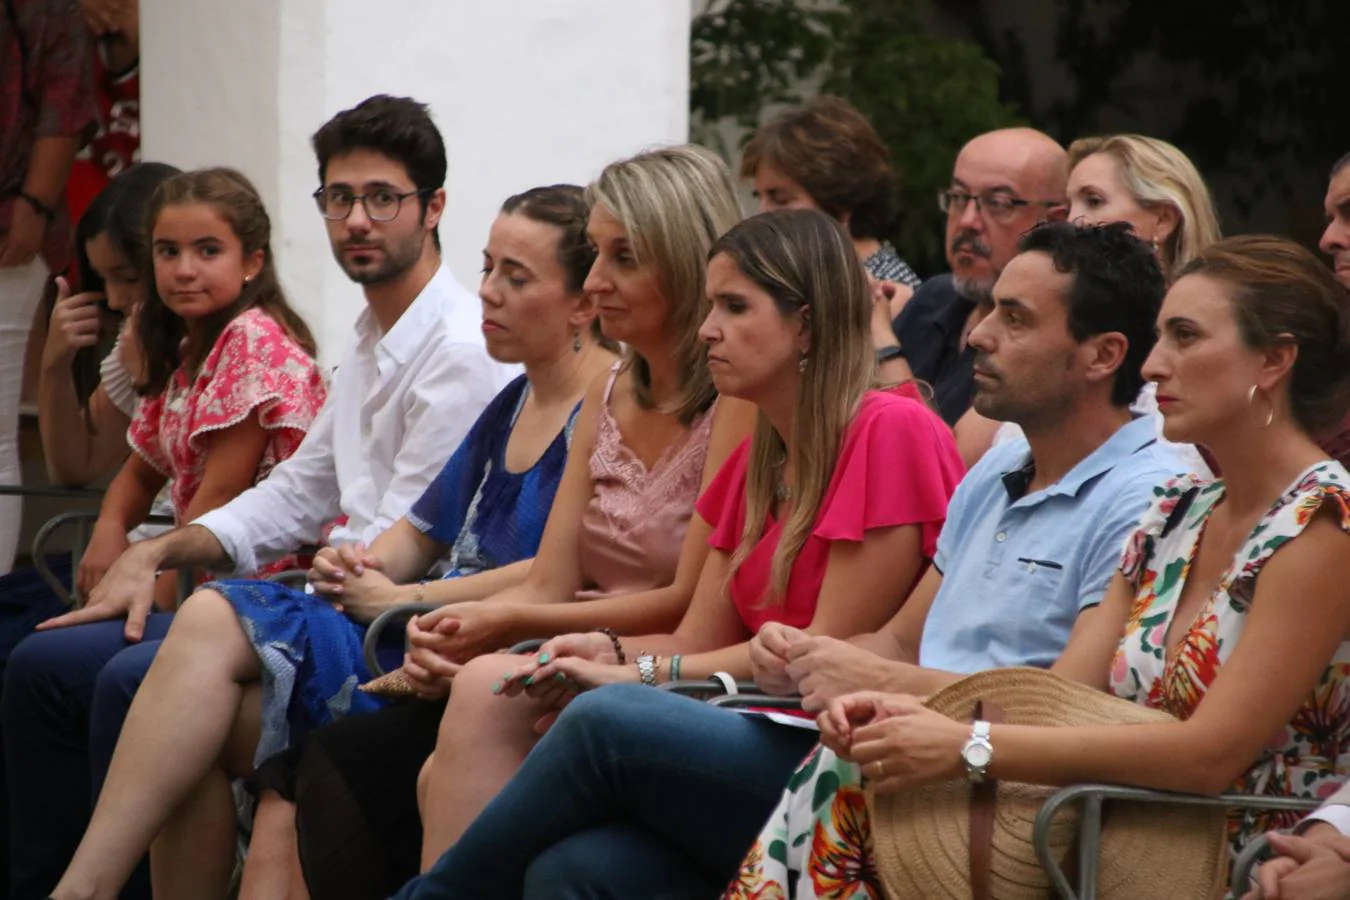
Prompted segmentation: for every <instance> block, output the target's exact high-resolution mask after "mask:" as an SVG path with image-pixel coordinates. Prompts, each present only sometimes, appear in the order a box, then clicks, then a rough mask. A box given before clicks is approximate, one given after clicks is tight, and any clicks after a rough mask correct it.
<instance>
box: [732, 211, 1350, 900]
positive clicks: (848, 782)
mask: <svg viewBox="0 0 1350 900" xmlns="http://www.w3.org/2000/svg"><path fill="white" fill-rule="evenodd" d="M1158 326H1159V332H1160V338H1159V341H1158V344H1157V346H1156V347H1155V349H1154V351H1153V353H1152V355H1151V356H1150V357H1149V360H1148V362H1147V363H1146V364H1145V367H1144V373H1145V375H1146V376H1147V377H1149V379H1150V380H1152V381H1155V382H1157V384H1158V396H1159V400H1160V401H1161V409H1162V412H1163V415H1164V416H1165V419H1166V435H1167V437H1168V438H1169V439H1170V440H1174V441H1176V440H1183V441H1190V442H1195V443H1199V444H1204V445H1205V446H1206V447H1207V448H1208V449H1209V450H1210V452H1211V453H1213V455H1214V457H1215V458H1216V459H1217V460H1218V461H1219V463H1220V468H1221V470H1222V471H1223V472H1224V473H1225V477H1224V479H1223V480H1221V481H1214V482H1202V481H1199V480H1198V479H1196V478H1195V477H1194V476H1187V477H1184V478H1181V479H1177V480H1175V481H1172V482H1170V483H1168V484H1166V485H1163V486H1160V487H1159V488H1158V489H1157V492H1156V501H1155V503H1154V505H1153V506H1152V507H1151V508H1150V510H1149V511H1148V512H1147V513H1146V514H1145V516H1144V518H1143V520H1142V521H1141V523H1140V526H1139V529H1138V530H1137V531H1136V532H1135V534H1134V535H1133V536H1132V537H1131V538H1130V539H1129V541H1128V543H1127V546H1126V548H1125V552H1124V556H1123V558H1122V561H1121V567H1120V573H1119V575H1118V576H1117V578H1116V580H1115V582H1114V584H1113V585H1112V587H1111V589H1110V591H1109V592H1108V594H1107V597H1106V599H1105V600H1104V601H1103V603H1102V605H1101V607H1100V608H1099V609H1098V610H1097V611H1096V612H1095V613H1092V614H1091V618H1090V619H1089V618H1087V616H1085V617H1084V619H1083V620H1082V621H1081V622H1080V625H1079V627H1078V628H1076V629H1075V631H1074V634H1073V636H1072V638H1071V640H1070V642H1069V645H1068V647H1067V648H1066V649H1065V651H1064V654H1063V655H1062V656H1061V657H1060V659H1059V661H1058V662H1057V663H1056V664H1055V666H1054V671H1056V672H1058V673H1059V674H1061V675H1064V676H1066V677H1069V678H1073V679H1075V680H1078V681H1082V682H1084V683H1087V684H1091V685H1094V686H1097V687H1100V688H1102V689H1104V690H1109V691H1111V692H1112V693H1114V694H1116V695H1117V696H1120V697H1124V698H1127V699H1130V700H1133V701H1135V702H1137V703H1141V704H1143V705H1146V706H1150V707H1154V708H1157V709H1163V710H1166V711H1168V712H1170V713H1172V714H1173V715H1175V716H1176V717H1177V718H1178V720H1179V721H1178V722H1176V723H1167V724H1161V725H1129V726H1106V727H1081V728H1078V727H1076V728H1046V727H1032V726H1016V725H994V726H993V728H992V733H991V737H990V741H991V744H992V746H993V758H992V762H991V763H990V766H989V771H990V774H991V775H992V776H993V777H996V778H1000V779H1005V780H1013V781H1023V782H1031V783H1040V784H1072V783H1077V782H1111V783H1119V784H1133V785H1138V786H1141V787H1146V788H1155V789H1161V790H1172V791H1186V792H1194V793H1218V792H1221V791H1224V790H1235V791H1242V792H1247V793H1253V794H1261V795H1276V796H1296V797H1307V798H1321V797H1325V796H1327V795H1329V794H1331V793H1332V792H1334V791H1335V790H1336V788H1337V787H1338V786H1339V785H1340V784H1341V782H1342V781H1344V780H1345V778H1346V775H1347V766H1350V643H1347V641H1346V638H1347V637H1350V474H1347V472H1346V470H1345V469H1344V468H1343V467H1342V466H1341V465H1340V463H1338V462H1336V461H1335V460H1331V459H1328V458H1327V456H1326V452H1325V451H1324V450H1322V449H1321V448H1319V447H1318V445H1317V444H1316V442H1315V441H1314V436H1316V435H1321V434H1323V433H1325V432H1326V431H1327V430H1328V429H1334V427H1335V426H1336V425H1337V424H1338V423H1340V422H1341V421H1343V420H1344V417H1345V414H1346V412H1347V409H1350V296H1347V294H1346V292H1345V290H1344V289H1343V288H1341V287H1340V286H1339V285H1338V284H1336V282H1335V281H1334V279H1333V278H1332V277H1331V274H1330V273H1329V272H1327V271H1326V269H1325V268H1324V267H1323V266H1322V265H1321V263H1320V262H1319V261H1318V260H1317V259H1316V258H1315V257H1314V256H1313V255H1312V254H1310V253H1308V252H1307V251H1305V250H1303V249H1302V248H1299V247H1297V246H1295V245H1293V244H1291V243H1289V242H1286V241H1282V240H1278V239H1275V238H1267V237H1241V238H1232V239H1229V240H1226V241H1221V242H1219V243H1217V244H1215V245H1213V246H1212V247H1210V248H1209V249H1207V250H1206V251H1204V252H1203V253H1201V255H1200V256H1199V258H1198V259H1196V260H1195V261H1194V262H1192V263H1191V264H1190V265H1188V266H1187V267H1186V268H1185V269H1184V270H1183V272H1182V273H1181V277H1180V278H1179V279H1178V281H1177V282H1176V284H1175V285H1174V286H1173V288H1172V290H1171V291H1170V292H1169V293H1168V295H1167V299H1166V301H1165V302H1164V304H1163V308H1162V312H1161V313H1160V315H1159V322H1158ZM1277 551H1278V552H1277ZM1244 638H1246V639H1245V640H1244ZM821 728H822V734H821V738H822V744H823V746H822V747H820V748H818V749H817V750H816V751H815V752H814V753H812V754H811V756H809V757H808V758H807V760H806V761H805V762H804V763H803V765H802V767H801V768H800V769H799V770H798V772H797V773H796V774H795V775H794V776H793V779H792V782H791V783H790V784H789V786H788V790H787V792H786V793H785V795H784V798H783V800H782V802H781V803H780V805H779V807H778V809H777V810H776V811H775V812H774V814H773V816H772V817H771V818H770V820H769V822H768V824H767V825H766V826H765V829H764V831H763V832H762V833H761V835H760V838H759V840H758V841H757V842H756V843H755V845H754V846H753V847H752V848H751V850H750V852H749V854H748V855H747V857H746V859H745V862H744V864H743V865H742V869H741V871H740V873H739V874H738V876H737V878H736V879H735V881H734V882H733V883H732V884H731V885H730V887H729V888H728V890H727V893H726V895H725V897H726V898H728V900H750V898H755V900H770V898H793V900H795V898H807V897H819V898H830V900H852V898H880V897H881V896H882V894H881V889H880V886H879V884H878V882H877V879H876V875H875V869H874V866H873V861H872V851H871V828H870V823H869V821H868V814H867V807H866V804H865V803H864V801H863V791H862V786H863V783H864V781H867V780H870V781H872V782H873V784H874V786H875V789H876V790H877V791H880V792H886V791H893V790H903V789H905V788H908V787H913V786H918V785H922V784H926V783H931V782H936V781H944V780H950V779H956V778H963V777H965V776H966V772H965V766H964V763H963V761H962V758H961V748H962V746H963V744H964V743H965V742H966V740H967V739H968V738H969V736H970V730H971V727H970V725H969V724H967V723H962V722H956V721H953V720H951V719H949V718H947V717H946V716H943V715H941V714H939V713H936V712H932V711H930V710H927V709H925V708H924V707H923V706H922V705H921V702H920V700H919V699H918V698H915V697H909V696H901V695H887V694H880V693H876V692H863V693H856V694H850V695H847V696H844V697H840V698H838V699H837V700H835V701H834V702H833V703H832V704H831V705H830V707H829V709H828V710H827V711H826V712H825V713H824V714H823V715H822V716H821ZM1286 824H1289V822H1286V821H1285V818H1284V817H1283V816H1281V815H1255V814H1242V813H1235V814H1234V815H1233V817H1232V818H1231V819H1230V822H1229V838H1230V841H1231V846H1232V849H1233V851H1235V852H1236V851H1237V850H1239V849H1240V848H1241V847H1242V846H1243V845H1244V844H1245V843H1246V842H1247V841H1248V840H1250V839H1251V838H1252V837H1254V836H1256V835H1259V834H1260V833H1261V832H1262V831H1263V830H1265V829H1267V828H1271V827H1279V826H1282V825H1286Z"/></svg>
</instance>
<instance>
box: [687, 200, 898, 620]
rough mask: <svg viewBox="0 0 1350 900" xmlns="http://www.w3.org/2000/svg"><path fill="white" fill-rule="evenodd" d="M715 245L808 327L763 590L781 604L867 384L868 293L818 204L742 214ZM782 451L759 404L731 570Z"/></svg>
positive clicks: (769, 490)
mask: <svg viewBox="0 0 1350 900" xmlns="http://www.w3.org/2000/svg"><path fill="white" fill-rule="evenodd" d="M719 253H723V254H726V256H727V257H728V258H730V259H731V261H732V262H734V263H735V264H736V267H737V268H738V269H740V271H741V273H742V274H744V275H745V276H746V277H747V278H749V279H750V280H751V281H753V282H755V284H757V285H759V286H760V287H761V288H763V289H764V290H765V291H766V292H767V293H768V294H769V296H771V297H773V299H774V302H775V304H777V306H778V311H779V312H780V313H781V314H782V315H783V316H784V317H785V318H786V317H791V316H801V317H802V319H803V321H804V322H805V323H806V324H807V326H808V328H809V330H810V335H811V350H810V352H809V353H808V354H807V356H806V358H805V365H804V367H803V369H802V372H801V375H800V382H799V384H798V390H797V405H796V409H795V410H794V411H793V416H792V446H793V447H794V449H795V451H796V454H795V457H794V459H793V467H792V471H791V473H790V477H789V479H788V482H787V486H788V489H789V490H790V492H791V497H792V499H793V505H792V509H791V512H790V513H789V514H788V517H787V521H785V522H784V523H783V531H782V535H781V537H780V538H779V541H778V547H777V548H776V549H775V550H774V554H773V564H772V566H771V568H770V577H769V591H768V595H767V596H766V597H764V598H761V599H762V600H763V601H765V602H768V603H782V602H783V600H784V598H785V594H786V591H787V583H788V577H789V576H790V574H791V572H792V563H793V562H794V561H795V560H796V558H797V554H798V553H800V552H801V549H802V546H803V545H804V544H805V543H806V539H807V537H808V536H809V535H810V534H811V530H812V528H814V527H815V521H816V515H817V514H818V513H819V512H820V502H821V500H822V498H824V496H825V491H826V489H827V488H828V487H829V485H830V479H832V478H833V477H834V468H835V464H836V463H837V462H838V461H839V450H840V447H841V446H842V445H843V441H844V432H845V431H846V430H847V429H848V426H849V423H850V422H852V421H853V417H854V416H855V415H856V414H857V412H858V407H859V406H860V404H861V403H862V398H863V394H864V393H866V391H867V389H868V388H869V387H870V386H871V384H872V379H873V375H874V371H873V370H874V369H875V368H876V365H875V362H874V357H873V353H872V340H871V332H870V330H869V322H870V319H871V312H872V300H871V295H870V291H869V289H868V282H867V276H866V274H865V273H864V271H863V268H862V263H861V262H860V261H859V259H858V252H857V250H855V249H854V247H853V242H852V240H851V239H850V238H849V236H848V234H846V233H845V232H844V229H843V228H842V227H841V226H840V225H839V223H837V222H835V221H834V220H833V219H831V218H829V217H828V216H826V215H825V214H824V213H820V212H817V211H815V210H804V209H786V210H776V211H774V212H767V213H761V214H760V215H757V216H754V217H752V218H749V219H746V220H745V221H744V222H742V223H741V224H739V225H737V226H736V227H735V228H733V229H731V230H730V231H729V232H727V233H726V234H725V235H723V236H722V237H721V238H720V239H719V240H718V241H717V243H715V244H714V245H713V247H712V250H711V252H710V253H709V258H711V257H713V256H716V255H717V254H719ZM786 453H787V447H786V444H785V443H784V441H783V438H782V436H781V435H779V434H778V432H777V431H775V430H774V428H773V426H772V425H770V424H769V420H768V418H767V417H766V416H765V415H764V413H763V412H760V414H759V421H758V423H757V424H756V425H755V434H754V437H753V438H752V442H751V445H750V456H749V460H748V470H747V474H746V482H745V525H744V527H743V528H742V529H741V540H740V543H739V544H738V545H737V547H736V552H735V553H733V554H732V557H731V564H730V566H729V572H730V573H731V575H734V574H735V572H736V570H737V569H738V568H739V567H740V565H741V563H743V562H745V559H746V557H748V556H749V555H750V551H751V550H753V549H754V546H755V544H756V543H757V542H758V541H759V539H760V537H762V536H763V533H764V520H765V518H766V516H767V515H768V512H769V508H770V505H771V504H772V503H773V499H774V491H775V488H776V486H777V480H778V470H779V467H780V466H781V465H782V464H783V462H784V461H785V459H786ZM728 577H730V576H728Z"/></svg>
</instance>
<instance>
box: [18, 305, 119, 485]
mask: <svg viewBox="0 0 1350 900" xmlns="http://www.w3.org/2000/svg"><path fill="white" fill-rule="evenodd" d="M100 299H101V295H99V294H94V293H83V294H76V295H75V296H73V297H72V296H70V289H69V288H68V287H67V285H66V282H65V279H64V278H58V279H57V295H56V305H55V306H54V307H53V309H52V315H51V320H50V322H49V324H48V327H47V340H46V343H45V344H44V345H43V348H42V368H41V370H40V372H39V375H38V432H39V433H40V435H41V436H42V454H43V456H44V458H45V459H46V460H47V475H48V477H50V478H51V480H52V481H54V482H56V483H57V484H67V485H80V484H88V483H89V482H91V481H96V480H97V479H99V478H102V477H103V476H104V475H105V474H106V473H107V472H109V471H111V470H112V469H113V468H114V467H116V466H117V465H119V464H120V463H121V462H122V460H124V459H125V458H126V456H127V452H128V450H129V449H130V448H129V447H128V445H127V437H126V435H127V426H128V425H130V424H131V420H130V418H128V416H127V415H126V413H124V412H122V410H120V409H118V408H117V407H116V406H115V405H114V404H113V402H112V401H111V400H110V399H109V398H108V392H107V390H105V389H104V386H103V385H101V384H100V385H99V386H98V387H97V388H95V390H94V392H93V394H91V395H90V396H89V400H88V416H89V420H88V422H86V421H85V410H84V409H82V408H81V406H80V401H79V398H78V397H76V395H75V380H74V378H73V377H72V376H71V371H70V365H71V362H72V361H73V360H74V358H75V354H76V353H78V352H79V351H80V350H81V349H82V348H85V347H92V346H93V345H94V344H95V343H96V342H97V341H98V337H99V330H100V327H101V318H102V313H101V311H100V309H99V300H100ZM114 352H116V350H114Z"/></svg>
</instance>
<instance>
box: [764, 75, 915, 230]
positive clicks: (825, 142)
mask: <svg viewBox="0 0 1350 900" xmlns="http://www.w3.org/2000/svg"><path fill="white" fill-rule="evenodd" d="M763 163H768V164H769V165H771V166H773V167H774V168H776V169H778V170H779V171H781V172H782V173H783V174H784V175H786V176H787V177H789V178H791V179H792V180H793V181H795V182H797V183H798V184H800V185H801V186H802V187H803V188H804V189H805V190H806V192H807V193H808V194H810V195H811V199H812V200H813V201H815V204H816V206H818V207H820V209H821V210H822V211H823V212H825V213H826V214H827V215H829V216H832V217H833V218H836V219H838V218H841V217H842V216H843V215H844V214H845V213H847V214H848V231H849V234H851V235H852V236H853V237H855V238H876V239H881V238H884V237H885V236H886V235H888V234H890V233H891V230H892V229H893V228H894V227H895V220H896V217H897V216H898V215H899V211H900V181H899V179H898V178H897V177H896V174H895V170H894V169H893V168H891V152H890V150H889V149H887V147H886V144H885V143H884V142H883V141H882V140H881V136H880V135H878V134H877V131H876V129H875V128H873V127H872V123H871V122H869V121H867V117H866V116H864V115H863V114H862V113H860V112H858V110H856V109H854V108H853V106H852V105H851V104H850V103H849V102H848V101H846V100H841V99H840V98H838V97H829V96H822V97H817V98H815V99H814V100H812V101H811V102H810V103H807V104H806V105H805V106H801V107H798V108H796V109H790V110H788V111H787V112H785V113H782V114H781V115H779V116H777V117H775V118H773V119H770V120H769V121H768V122H766V123H765V124H764V125H762V126H760V128H759V130H758V131H756V132H755V134H754V136H753V137H752V138H750V142H749V143H748V144H746V145H745V149H744V150H743V151H742V155H741V177H742V178H754V177H755V172H756V170H758V169H759V167H760V165H761V164H763Z"/></svg>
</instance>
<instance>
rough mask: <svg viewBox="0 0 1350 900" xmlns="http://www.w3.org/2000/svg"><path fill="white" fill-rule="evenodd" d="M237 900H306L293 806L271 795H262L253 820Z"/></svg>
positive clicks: (274, 794)
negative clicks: (251, 834) (251, 835)
mask: <svg viewBox="0 0 1350 900" xmlns="http://www.w3.org/2000/svg"><path fill="white" fill-rule="evenodd" d="M239 900H309V888H308V887H306V886H305V877H304V873H303V872H302V871H301V870H300V848H299V845H298V843H297V841H296V834H295V804H293V803H288V802H287V801H285V800H283V799H282V798H281V797H280V796H279V795H278V794H276V793H274V792H273V791H267V792H265V793H264V794H263V796H262V799H261V800H260V801H259V803H258V809H257V812H256V813H255V814H254V816H253V837H252V839H251V840H250V841H249V846H248V859H247V860H246V861H245V863H244V879H243V882H242V883H241V884H240V885H239Z"/></svg>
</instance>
